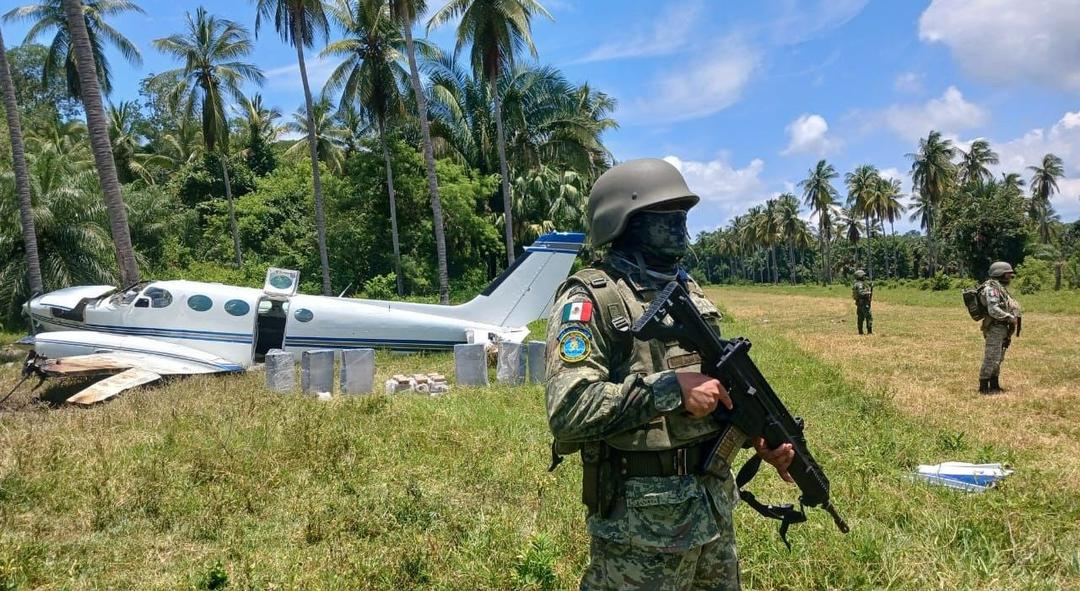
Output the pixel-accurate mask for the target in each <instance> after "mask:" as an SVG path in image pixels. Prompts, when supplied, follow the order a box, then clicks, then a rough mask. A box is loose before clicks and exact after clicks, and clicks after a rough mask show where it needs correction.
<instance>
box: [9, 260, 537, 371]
mask: <svg viewBox="0 0 1080 591" xmlns="http://www.w3.org/2000/svg"><path fill="white" fill-rule="evenodd" d="M395 306H396V303H394V302H377V301H370V300H356V299H350V298H333V297H324V296H312V295H302V294H297V295H292V296H282V295H268V294H267V293H265V292H264V291H260V290H258V289H253V288H247V287H235V286H229V285H223V284H219V283H201V282H194V281H182V280H181V281H153V282H148V283H144V284H140V285H138V286H135V287H133V288H130V289H128V290H126V291H123V292H119V291H115V289H114V288H113V287H111V286H84V287H74V288H69V289H63V290H59V291H55V292H52V293H49V294H46V295H44V296H41V297H38V298H35V299H34V300H33V301H31V302H30V303H29V306H28V307H29V311H30V313H31V314H32V317H33V320H34V323H35V326H36V329H37V330H39V331H45V332H48V331H94V332H98V333H105V334H110V335H126V336H138V337H144V338H148V339H153V340H155V341H161V342H164V343H170V344H173V345H178V346H182V347H188V348H191V349H196V350H199V351H203V352H206V353H210V354H213V355H216V356H218V357H220V358H222V359H225V360H228V361H230V362H232V363H235V364H237V365H240V366H242V367H245V368H246V367H248V366H250V365H251V364H252V363H254V362H257V361H259V360H261V358H262V356H263V355H264V354H265V353H266V352H267V351H269V350H270V349H284V350H286V351H290V352H301V351H304V350H310V349H353V348H367V347H375V348H387V349H395V350H404V351H424V350H438V349H449V348H452V347H453V345H455V344H458V343H465V342H470V341H472V342H484V341H488V340H498V339H510V340H518V341H520V340H521V339H522V338H523V337H524V335H525V334H527V330H524V329H523V328H519V329H514V328H507V327H502V326H496V325H492V324H485V323H479V322H472V321H468V320H463V319H459V318H453V317H450V316H448V315H447V314H446V313H443V314H438V313H427V312H425V311H424V309H425V307H424V306H417V305H415V304H412V305H408V307H410V308H414V309H401V308H397V307H395ZM403 306H404V305H403ZM415 308H420V310H417V309H415ZM438 308H442V309H444V310H447V311H450V310H453V307H434V306H433V307H431V308H430V309H431V310H432V311H435V312H437V311H439V310H438ZM39 352H41V351H39ZM92 352H94V351H64V354H63V355H62V356H68V355H72V354H86V353H92ZM42 353H43V354H46V355H47V353H46V352H42Z"/></svg>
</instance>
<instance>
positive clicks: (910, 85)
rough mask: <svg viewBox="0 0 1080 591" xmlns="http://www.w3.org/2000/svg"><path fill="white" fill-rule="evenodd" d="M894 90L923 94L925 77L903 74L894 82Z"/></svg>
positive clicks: (913, 73) (915, 74) (909, 73)
mask: <svg viewBox="0 0 1080 591" xmlns="http://www.w3.org/2000/svg"><path fill="white" fill-rule="evenodd" d="M893 88H895V89H896V90H899V91H901V92H912V93H914V92H922V89H923V75H922V74H918V73H916V72H903V73H901V74H898V75H897V76H896V79H895V80H893Z"/></svg>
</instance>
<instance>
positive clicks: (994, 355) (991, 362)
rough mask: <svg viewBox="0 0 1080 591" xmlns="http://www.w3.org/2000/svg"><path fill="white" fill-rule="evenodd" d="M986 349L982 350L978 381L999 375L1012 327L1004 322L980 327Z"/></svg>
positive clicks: (990, 323)
mask: <svg viewBox="0 0 1080 591" xmlns="http://www.w3.org/2000/svg"><path fill="white" fill-rule="evenodd" d="M982 333H983V339H984V340H985V341H986V347H985V349H984V350H983V362H982V367H981V368H979V379H980V380H989V379H990V378H993V377H995V376H997V375H998V374H999V373H1001V362H1002V361H1004V360H1005V348H1006V347H1008V343H1009V341H1010V340H1011V338H1012V325H1010V324H1008V323H1005V322H989V323H986V324H984V325H983V327H982Z"/></svg>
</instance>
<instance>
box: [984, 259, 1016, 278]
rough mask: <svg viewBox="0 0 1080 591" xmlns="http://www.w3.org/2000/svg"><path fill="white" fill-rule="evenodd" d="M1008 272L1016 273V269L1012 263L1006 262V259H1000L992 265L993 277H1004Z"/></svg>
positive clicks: (991, 272) (991, 274) (991, 273)
mask: <svg viewBox="0 0 1080 591" xmlns="http://www.w3.org/2000/svg"><path fill="white" fill-rule="evenodd" d="M1006 273H1015V271H1013V268H1012V265H1010V264H1009V263H1006V262H1005V261H998V262H996V263H993V264H991V265H990V276H991V277H1002V276H1004V275H1005V274H1006Z"/></svg>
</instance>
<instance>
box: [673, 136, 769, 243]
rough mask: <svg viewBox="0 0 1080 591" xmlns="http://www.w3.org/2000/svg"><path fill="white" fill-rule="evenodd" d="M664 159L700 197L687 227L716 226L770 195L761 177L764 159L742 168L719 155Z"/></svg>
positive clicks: (755, 160) (753, 161)
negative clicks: (700, 158)
mask: <svg viewBox="0 0 1080 591" xmlns="http://www.w3.org/2000/svg"><path fill="white" fill-rule="evenodd" d="M664 160H666V161H668V162H670V163H671V164H672V165H674V166H675V168H678V169H679V172H681V173H682V175H683V177H685V178H686V183H687V184H688V185H689V186H690V189H691V190H692V191H694V192H695V193H697V194H698V195H699V196H700V197H701V204H700V205H699V206H698V207H695V208H694V209H692V210H691V213H690V217H691V222H690V225H691V227H694V228H709V229H711V228H716V227H718V226H722V225H724V224H725V223H727V221H728V220H729V219H731V217H732V216H734V215H739V214H742V213H744V212H745V211H746V209H747V208H749V207H751V206H752V205H755V204H757V203H762V202H764V201H765V200H766V199H767V198H769V197H770V194H769V192H768V191H767V190H766V188H765V182H764V181H763V180H762V179H761V172H762V171H763V170H764V169H765V161H764V160H762V159H760V158H754V159H753V160H751V161H750V163H749V164H747V165H746V166H744V167H743V168H735V167H734V166H732V165H731V163H730V162H728V158H727V156H726V155H724V154H721V155H720V156H719V157H717V158H716V159H713V160H709V161H705V162H700V161H694V160H682V159H681V158H679V157H678V156H666V157H664Z"/></svg>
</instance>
